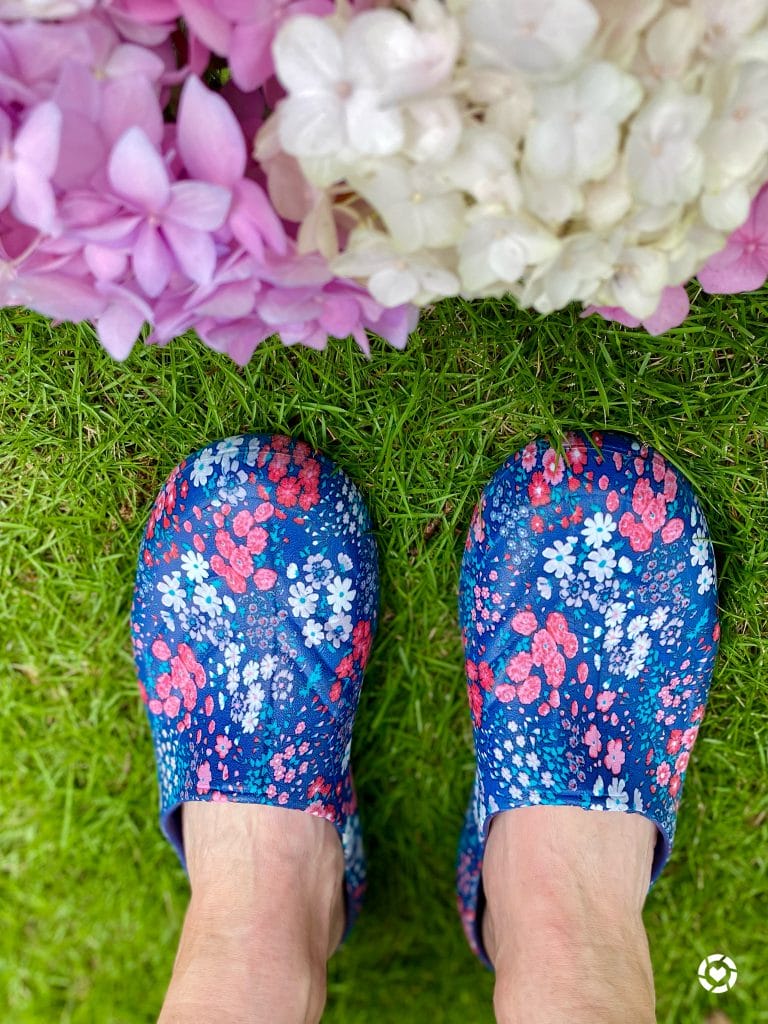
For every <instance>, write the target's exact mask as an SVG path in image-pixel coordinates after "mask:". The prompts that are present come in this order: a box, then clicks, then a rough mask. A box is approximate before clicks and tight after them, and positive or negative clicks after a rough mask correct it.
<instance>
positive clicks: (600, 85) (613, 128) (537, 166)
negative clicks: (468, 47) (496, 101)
mask: <svg viewBox="0 0 768 1024" xmlns="http://www.w3.org/2000/svg"><path fill="white" fill-rule="evenodd" d="M642 96H643V90H642V88H641V86H640V84H639V82H638V81H637V79H635V78H633V77H631V76H630V75H627V74H624V72H622V71H619V70H618V69H617V68H615V67H614V66H613V65H612V64H607V63H605V62H596V63H594V64H588V65H587V66H586V67H585V68H584V69H583V71H581V72H580V74H579V75H578V76H577V77H576V78H573V79H571V80H570V81H569V82H567V83H566V84H564V85H551V86H542V87H540V88H539V89H537V91H536V94H535V99H534V104H535V118H534V121H533V124H532V126H531V129H530V131H529V132H528V137H527V138H526V140H525V162H526V166H527V168H528V170H529V171H530V172H531V174H533V175H536V176H538V177H541V178H567V179H568V180H569V181H571V182H573V183H574V184H580V183H582V182H585V181H593V180H594V179H596V178H602V177H604V176H605V175H606V174H607V173H608V172H609V171H610V170H611V169H612V168H613V165H614V163H615V161H616V156H617V152H618V147H619V126H620V125H621V123H622V122H623V121H624V120H625V119H626V118H627V117H628V116H629V115H630V114H631V113H632V111H633V110H635V109H636V108H637V107H638V106H639V104H640V101H641V99H642Z"/></svg>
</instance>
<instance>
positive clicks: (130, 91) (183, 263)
mask: <svg viewBox="0 0 768 1024" xmlns="http://www.w3.org/2000/svg"><path fill="white" fill-rule="evenodd" d="M32 6H34V5H32ZM23 7H24V4H22V3H21V2H19V3H17V4H16V5H15V6H14V11H16V13H17V14H18V12H19V11H22V8H23ZM332 10H333V3H332V2H331V0H280V2H278V3H274V2H273V0H269V2H267V0H98V2H96V3H93V4H91V3H76V2H72V3H62V4H59V5H56V4H55V3H53V2H51V3H48V4H47V6H46V7H45V11H46V12H47V13H49V14H51V16H52V15H53V13H54V12H57V13H58V14H59V15H60V16H61V17H64V16H66V20H45V21H39V20H38V21H36V20H32V19H26V20H6V21H3V20H0V305H23V306H27V307H29V308H32V309H36V310H38V311H39V312H42V313H44V314H46V315H48V316H51V317H53V318H54V319H55V320H74V321H80V320H90V321H92V322H93V323H94V325H95V327H96V330H97V333H98V336H99V338H100V340H101V342H102V344H103V345H104V347H105V348H106V349H107V350H108V351H109V352H110V353H111V354H112V355H113V356H114V357H115V358H117V359H124V358H125V357H126V356H127V355H128V354H129V353H130V351H131V349H132V347H133V345H134V343H135V341H136V340H137V338H138V336H139V335H140V333H141V331H142V328H143V326H144V324H145V323H147V324H149V328H150V331H149V336H148V341H150V342H152V343H155V344H160V345H165V344H167V343H168V342H169V341H171V340H172V339H173V338H174V337H176V336H177V335H179V334H181V333H183V332H185V331H187V330H189V329H193V328H194V329H195V330H196V331H197V332H198V334H199V336H200V337H201V338H202V339H203V341H205V342H206V343H207V344H208V345H209V346H211V347H212V348H214V349H216V350H217V351H222V352H227V353H228V354H229V355H230V356H231V357H232V358H233V359H235V360H237V361H238V362H241V363H244V362H247V360H248V359H249V358H250V357H251V355H252V354H253V351H254V349H255V348H256V346H257V345H258V344H260V343H261V341H263V340H264V339H265V338H267V337H270V336H272V335H274V334H279V335H280V336H281V337H282V339H283V341H284V342H285V343H286V344H303V345H309V346H311V347H314V348H323V347H324V346H325V344H326V343H327V340H328V337H329V336H338V337H347V336H349V335H351V336H353V337H354V338H355V339H356V340H357V342H358V343H359V344H360V346H361V347H362V348H363V349H364V350H365V351H367V349H368V332H369V331H370V332H374V333H377V334H379V335H381V336H382V337H384V338H386V339H387V340H388V341H390V342H391V343H392V344H393V345H395V346H397V347H402V346H403V345H404V344H405V342H406V340H407V337H408V334H409V333H410V331H411V330H413V328H414V326H415V323H416V319H417V311H416V310H415V309H414V308H413V307H411V306H401V307H399V308H397V309H384V308H383V307H382V306H380V305H379V304H378V303H377V302H375V301H374V300H373V299H372V298H371V296H370V295H369V294H368V293H367V292H366V291H365V290H364V289H363V288H362V287H361V286H360V285H358V284H356V283H353V282H351V281H344V280H339V279H336V278H334V275H333V273H332V272H331V270H330V268H329V266H328V264H327V262H326V260H325V259H324V258H323V257H322V256H321V255H320V254H319V253H306V252H304V251H301V250H300V248H299V244H298V240H297V237H296V236H297V230H298V225H297V224H296V223H293V222H291V221H289V220H284V219H282V218H281V217H280V216H279V215H278V213H277V212H276V211H275V209H274V206H273V204H272V202H271V200H270V198H269V196H268V194H267V192H266V190H265V187H264V186H265V182H266V175H265V171H264V169H263V168H262V167H260V166H259V165H258V164H257V163H256V162H255V160H254V159H253V157H252V156H251V147H252V140H253V137H254V135H255V133H256V131H257V130H258V129H259V128H260V127H261V124H262V122H263V119H264V116H265V112H266V111H267V109H268V105H269V104H270V103H274V101H275V98H276V97H277V96H278V95H279V86H277V83H276V81H275V80H274V78H273V70H274V69H273V67H272V63H271V49H270V47H271V42H272V38H273V36H274V33H275V31H276V30H277V28H278V27H279V26H280V24H282V21H283V20H284V19H285V18H287V17H289V16H290V15H291V14H293V13H298V12H313V13H324V14H328V13H330V12H331V11H332ZM78 12H79V13H78ZM22 13H23V12H22ZM182 16H183V17H184V18H185V19H187V24H188V26H190V28H191V30H190V31H188V32H187V34H186V35H185V34H184V33H183V32H182V31H181V29H180V23H179V21H178V19H179V18H180V17H182ZM0 18H2V10H0ZM211 50H213V51H214V52H216V53H217V54H219V55H221V56H223V57H226V58H228V59H229V61H230V65H231V67H232V71H233V79H234V81H232V82H229V83H227V85H226V86H225V87H224V88H223V89H222V90H221V91H216V90H213V89H211V88H209V87H208V86H206V85H205V84H204V82H203V81H202V79H201V75H202V74H203V72H205V70H206V68H207V66H208V63H209V57H210V52H211ZM177 86H181V89H180V93H179V95H178V103H176V100H175V97H174V93H173V92H172V90H173V89H174V88H175V87H177ZM262 86H264V88H262ZM169 104H172V106H170V107H169ZM169 110H174V111H175V120H169V118H168V111H169Z"/></svg>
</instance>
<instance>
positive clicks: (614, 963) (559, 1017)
mask: <svg viewBox="0 0 768 1024" xmlns="http://www.w3.org/2000/svg"><path fill="white" fill-rule="evenodd" d="M655 842H656V828H655V826H654V825H653V823H652V822H650V821H648V819H646V818H644V817H642V816H640V815H637V814H619V813H610V812H605V811H587V810H582V809H581V808H577V807H540V806H539V807H520V808H517V809H515V810H512V811H505V812H503V813H501V814H499V815H498V816H497V817H496V818H495V819H494V821H493V823H492V826H491V832H490V834H489V836H488V843H487V846H486V852H485V860H484V863H483V886H484V889H485V895H486V900H487V904H486V909H485V915H484V919H483V941H484V944H485V948H486V952H487V953H488V955H489V957H490V959H491V961H492V963H493V964H494V967H495V969H496V989H495V993H494V1007H495V1010H496V1017H497V1020H498V1021H499V1024H630V1022H631V1024H654V1022H655V1020H656V1014H655V997H654V988H653V974H652V969H651V961H650V954H649V950H648V939H647V936H646V933H645V928H644V926H643V920H642V908H643V903H644V901H645V897H646V894H647V892H648V885H649V882H650V876H651V864H652V862H653V850H654V845H655Z"/></svg>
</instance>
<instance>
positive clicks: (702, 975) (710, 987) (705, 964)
mask: <svg viewBox="0 0 768 1024" xmlns="http://www.w3.org/2000/svg"><path fill="white" fill-rule="evenodd" d="M738 977H739V973H738V971H737V969H736V964H735V963H734V962H733V960H731V958H730V957H729V956H725V954H723V953H712V954H711V955H710V956H708V957H705V958H704V959H703V960H702V961H701V963H700V964H699V984H700V985H701V987H702V988H703V989H706V991H707V992H711V993H712V995H721V994H722V993H723V992H728V991H730V989H732V988H733V986H734V985H735V984H736V981H737V979H738Z"/></svg>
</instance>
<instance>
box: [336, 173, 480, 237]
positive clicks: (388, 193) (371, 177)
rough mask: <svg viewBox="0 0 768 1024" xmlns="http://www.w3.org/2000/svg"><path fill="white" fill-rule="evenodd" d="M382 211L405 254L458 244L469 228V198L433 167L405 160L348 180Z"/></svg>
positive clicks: (384, 219) (358, 191) (386, 223)
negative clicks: (466, 220) (466, 213)
mask: <svg viewBox="0 0 768 1024" xmlns="http://www.w3.org/2000/svg"><path fill="white" fill-rule="evenodd" d="M347 180H348V181H349V183H350V185H352V187H353V188H354V189H355V191H356V192H357V193H358V194H359V195H361V196H362V197H363V198H364V199H365V200H366V201H367V202H368V203H369V204H370V205H371V206H372V207H373V208H374V209H375V210H376V211H377V213H378V214H379V216H380V217H381V219H382V220H383V221H384V223H385V225H386V227H387V230H388V231H389V233H390V234H391V236H392V239H393V241H394V244H395V246H396V247H397V248H398V249H399V250H401V251H402V252H416V250H418V249H441V248H444V247H446V246H449V245H455V244H456V243H457V242H458V241H459V239H460V238H461V234H462V230H463V227H464V200H463V198H462V196H461V194H460V193H459V192H458V191H456V190H455V189H452V188H451V187H450V186H448V185H442V184H441V183H440V182H439V181H438V180H437V179H436V178H435V176H434V175H433V174H432V173H431V172H430V170H429V168H426V167H422V166H420V165H415V166H414V165H411V164H409V163H408V162H407V161H405V160H404V159H401V158H399V157H398V158H393V159H391V160H388V161H386V162H382V163H381V165H380V166H378V167H376V168H375V169H374V170H372V171H369V172H362V173H354V172H353V173H350V174H349V175H348V179H347Z"/></svg>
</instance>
